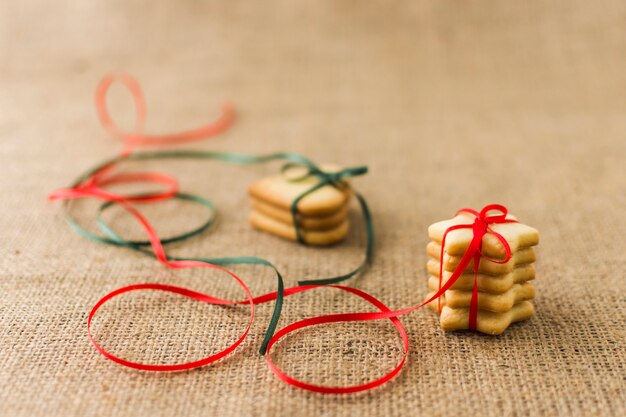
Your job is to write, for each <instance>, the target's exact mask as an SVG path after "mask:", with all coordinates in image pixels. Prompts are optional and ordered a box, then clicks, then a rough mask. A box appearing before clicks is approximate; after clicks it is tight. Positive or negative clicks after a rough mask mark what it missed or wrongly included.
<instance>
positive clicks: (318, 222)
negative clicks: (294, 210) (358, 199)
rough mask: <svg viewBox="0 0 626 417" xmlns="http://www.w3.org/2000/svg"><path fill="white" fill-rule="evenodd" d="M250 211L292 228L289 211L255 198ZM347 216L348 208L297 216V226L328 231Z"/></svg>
mask: <svg viewBox="0 0 626 417" xmlns="http://www.w3.org/2000/svg"><path fill="white" fill-rule="evenodd" d="M251 204H252V210H254V211H256V212H258V213H261V214H264V215H266V216H269V217H272V218H273V219H274V220H278V221H280V222H282V223H284V224H286V225H289V226H291V227H293V216H292V215H291V211H290V210H285V209H283V208H280V207H278V206H275V205H272V204H270V203H266V202H264V201H262V200H259V199H257V198H251ZM347 216H348V206H347V205H343V206H341V207H340V208H339V209H338V210H337V211H336V212H333V213H330V214H326V215H323V216H305V215H298V217H297V218H298V220H297V221H298V226H299V227H300V228H302V229H306V230H329V229H334V228H336V227H337V226H339V225H340V224H341V223H343V222H344V221H345V220H346V218H347Z"/></svg>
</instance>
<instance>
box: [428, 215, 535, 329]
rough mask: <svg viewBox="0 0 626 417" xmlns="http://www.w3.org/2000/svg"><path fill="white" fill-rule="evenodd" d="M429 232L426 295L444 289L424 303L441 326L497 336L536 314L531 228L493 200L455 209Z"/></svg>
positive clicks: (533, 241) (533, 251) (533, 243)
mask: <svg viewBox="0 0 626 417" xmlns="http://www.w3.org/2000/svg"><path fill="white" fill-rule="evenodd" d="M428 235H429V237H430V239H431V242H430V243H428V245H427V254H428V256H429V260H428V264H427V270H428V275H429V278H428V287H429V289H430V291H431V292H430V294H429V295H428V298H427V299H430V298H431V297H432V296H434V295H436V294H437V292H441V291H442V290H444V291H445V292H443V293H442V295H441V296H440V297H438V298H437V299H434V301H432V302H431V303H429V304H428V306H429V307H430V308H432V309H433V310H435V311H438V312H439V313H440V318H439V321H440V324H441V328H442V329H443V330H461V329H470V330H476V331H479V332H481V333H486V334H492V335H497V334H501V333H503V332H504V331H505V330H506V329H507V328H508V327H509V325H510V324H511V323H514V322H517V321H522V320H526V319H529V318H530V317H532V316H533V315H534V314H535V310H534V307H533V303H532V300H533V299H534V298H535V287H534V286H533V284H532V283H531V282H532V281H533V280H534V279H535V267H534V262H535V260H536V257H537V256H536V253H535V249H534V248H533V246H535V245H537V244H538V243H539V232H538V231H537V230H536V229H534V228H532V227H530V226H527V225H524V224H522V223H520V222H518V221H517V220H516V218H515V217H514V216H511V215H509V214H508V213H507V209H506V207H504V206H501V205H497V204H492V205H489V206H486V207H485V208H483V210H482V211H481V212H476V211H474V210H471V209H462V210H459V212H457V214H456V216H455V217H454V218H452V219H450V220H444V221H441V222H437V223H434V224H432V225H431V226H430V227H429V228H428Z"/></svg>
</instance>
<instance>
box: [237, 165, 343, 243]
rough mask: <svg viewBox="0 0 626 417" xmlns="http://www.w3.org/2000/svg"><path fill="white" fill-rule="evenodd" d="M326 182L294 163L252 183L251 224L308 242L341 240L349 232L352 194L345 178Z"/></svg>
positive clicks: (285, 236) (250, 192)
mask: <svg viewBox="0 0 626 417" xmlns="http://www.w3.org/2000/svg"><path fill="white" fill-rule="evenodd" d="M322 169H323V170H324V171H323V172H324V173H327V172H331V173H332V172H338V171H339V169H337V168H336V167H334V166H323V167H322ZM323 181H324V179H323V178H321V177H320V176H318V175H313V174H311V173H310V172H309V170H308V169H307V168H306V167H303V166H293V167H289V168H288V169H286V170H283V172H282V173H280V174H277V175H272V176H269V177H266V178H263V179H260V180H258V181H255V182H253V183H252V184H250V186H249V187H248V194H249V195H250V200H251V205H252V211H251V213H250V217H249V219H250V223H251V224H252V226H254V227H255V228H257V229H259V230H262V231H264V232H267V233H271V234H273V235H276V236H279V237H282V238H284V239H289V240H300V241H302V242H303V243H306V244H309V245H317V246H323V245H332V244H334V243H337V242H340V241H341V240H343V239H344V238H345V237H346V236H347V234H348V230H349V222H348V204H349V202H350V197H351V195H352V194H351V192H350V189H349V187H348V186H347V182H345V180H344V181H341V182H340V183H336V182H334V184H335V185H333V184H323V183H322V182H323ZM294 209H295V211H294ZM294 214H295V216H294ZM294 221H295V222H297V225H298V229H297V230H296V228H295V227H294ZM298 235H299V236H298Z"/></svg>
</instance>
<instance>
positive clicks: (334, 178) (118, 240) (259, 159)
mask: <svg viewBox="0 0 626 417" xmlns="http://www.w3.org/2000/svg"><path fill="white" fill-rule="evenodd" d="M152 159H210V160H219V161H224V162H230V163H235V164H243V165H251V164H259V163H266V162H271V161H276V160H283V161H287V164H285V165H284V166H283V168H282V170H281V172H283V173H285V172H286V170H287V169H289V168H290V167H293V166H303V167H305V168H306V169H307V172H306V173H305V174H304V175H303V176H301V177H298V178H292V179H289V178H288V181H301V180H303V179H304V178H306V177H308V176H310V175H312V176H315V177H317V178H319V180H320V181H319V182H318V183H317V184H315V185H314V186H312V187H311V188H310V189H308V190H306V191H305V192H303V193H302V194H301V195H299V196H298V197H297V198H296V199H295V200H294V201H293V203H292V205H291V209H290V211H291V215H292V218H293V224H294V228H295V231H296V236H297V238H298V242H300V243H301V244H306V242H304V240H303V239H302V234H301V231H300V228H299V226H298V221H297V214H298V208H297V206H298V203H299V202H300V201H301V200H302V199H303V198H304V197H306V196H307V195H309V194H311V193H313V192H315V191H316V190H318V189H320V188H322V187H324V186H326V185H330V186H332V187H335V188H337V189H340V190H346V189H347V188H350V187H349V186H348V185H347V184H346V183H345V180H346V179H348V178H351V177H355V176H359V175H364V174H365V173H367V167H364V166H361V167H354V168H347V169H344V170H341V171H337V172H326V171H323V170H322V169H320V168H319V167H318V166H316V165H315V164H314V163H313V162H312V161H310V160H309V159H307V158H305V157H303V156H301V155H298V154H296V153H291V152H287V153H274V154H270V155H264V156H255V155H247V154H239V153H232V152H206V151H182V150H181V151H157V152H142V153H134V154H130V155H122V156H118V157H116V158H112V159H110V160H108V161H106V162H104V163H102V164H100V165H98V166H97V167H95V168H93V169H91V170H89V171H87V172H86V173H85V174H83V175H82V176H80V177H79V178H78V180H77V181H76V182H75V183H74V184H73V185H72V187H77V186H79V185H80V184H81V183H83V182H84V181H85V180H87V179H88V178H90V177H91V176H92V175H93V174H95V173H96V172H98V171H100V170H102V169H103V168H105V167H107V166H110V165H113V164H116V163H119V162H123V161H126V160H152ZM350 190H351V191H352V193H353V194H354V195H355V196H356V198H357V200H358V202H359V206H360V208H361V211H362V213H363V222H364V225H365V230H366V235H367V243H366V249H365V257H364V259H363V261H362V262H361V264H360V265H359V266H358V267H357V268H355V269H354V270H352V271H350V272H349V273H347V274H343V275H339V276H336V277H331V278H319V279H310V280H300V281H298V285H328V284H336V283H339V282H342V281H345V280H347V279H349V278H351V277H353V276H354V275H356V274H357V273H359V272H362V271H363V270H364V269H365V268H366V267H367V266H368V265H369V264H370V262H371V259H372V255H373V248H374V228H373V225H372V217H371V213H370V211H369V208H368V206H367V203H366V201H365V198H363V196H362V195H361V194H359V193H358V192H356V191H355V190H353V189H351V188H350ZM144 195H145V194H141V195H135V196H133V197H138V196H144ZM174 198H176V199H179V200H184V201H190V202H193V203H196V204H199V205H201V206H204V207H206V208H207V209H208V210H209V211H210V213H211V215H210V216H209V218H208V219H207V220H206V221H205V222H204V223H203V224H202V225H200V226H199V227H197V228H195V229H193V230H191V231H188V232H185V233H181V234H179V235H175V236H172V237H169V238H166V239H163V240H162V243H163V244H164V245H165V244H168V243H173V242H179V241H183V240H186V239H188V238H190V237H192V236H196V235H198V234H200V233H202V232H203V231H205V230H207V229H208V228H209V227H210V226H211V225H212V224H213V222H214V220H215V206H214V205H213V203H212V202H211V201H209V200H207V199H204V198H202V197H200V196H197V195H193V194H189V193H177V194H175V195H174ZM115 204H117V203H116V202H113V201H109V202H106V203H104V204H102V205H101V206H100V208H99V211H98V217H97V220H96V222H97V225H98V227H99V229H100V230H101V231H102V232H103V233H104V234H105V235H106V236H101V235H98V234H95V233H92V232H90V231H88V230H87V229H85V228H84V227H83V226H81V225H80V224H79V223H78V221H76V219H75V218H74V217H73V216H72V215H71V213H70V210H69V202H67V203H66V205H65V207H66V209H67V211H66V219H67V222H68V223H69V225H70V226H71V227H72V229H73V230H75V231H76V232H78V233H79V234H80V235H82V236H84V237H86V238H88V239H91V240H94V241H97V242H100V243H105V244H109V245H114V246H121V247H127V248H129V249H133V250H135V251H138V252H141V253H143V254H146V255H149V256H153V257H155V255H154V253H152V252H151V251H149V250H147V249H145V248H146V247H147V246H149V245H150V242H149V241H147V240H146V241H142V240H128V239H125V238H123V237H122V236H120V235H119V234H118V233H117V232H116V231H114V230H113V229H112V228H111V227H110V226H109V225H108V224H107V223H106V222H105V221H104V219H103V218H102V212H103V211H104V210H106V209H107V208H109V207H111V206H113V205H115ZM166 256H167V258H168V259H169V260H177V261H182V260H192V261H199V262H205V263H208V264H213V265H220V266H224V265H263V266H267V267H270V268H272V269H273V270H274V272H275V273H276V278H277V290H276V291H277V296H276V302H275V304H274V311H273V312H272V316H271V318H270V322H269V323H268V326H267V330H266V332H265V337H264V339H263V343H262V344H261V348H260V350H259V352H260V353H261V355H264V354H265V351H266V350H267V344H268V343H269V341H270V339H271V338H272V336H273V335H274V332H275V331H276V327H277V325H278V321H279V319H280V314H281V311H282V306H283V300H284V288H285V286H284V280H283V277H282V275H281V274H280V272H279V271H278V269H277V268H276V267H275V266H274V265H273V264H272V263H271V262H269V261H267V260H265V259H262V258H258V257H253V256H239V257H226V258H206V257H200V258H185V257H170V256H168V255H166Z"/></svg>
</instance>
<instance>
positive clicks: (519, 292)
mask: <svg viewBox="0 0 626 417" xmlns="http://www.w3.org/2000/svg"><path fill="white" fill-rule="evenodd" d="M428 287H429V288H430V290H431V291H432V292H431V293H430V294H428V295H427V296H426V299H429V298H430V297H432V296H433V295H434V294H435V293H436V292H437V289H438V288H439V283H438V282H432V281H431V280H429V281H428ZM533 298H535V287H533V285H532V284H530V283H524V284H515V285H513V287H512V288H511V289H510V290H508V291H506V292H504V293H501V294H490V293H488V292H481V291H479V292H478V308H479V309H480V310H488V311H493V312H494V313H506V312H507V311H509V310H510V309H512V308H513V306H514V305H515V304H518V303H519V302H521V301H526V300H532V299H533ZM471 300H472V291H459V290H448V291H446V293H445V300H444V299H442V300H441V301H442V304H444V303H445V304H444V305H446V306H447V307H450V308H469V306H470V304H471ZM428 306H429V307H431V308H433V309H435V310H436V309H437V301H436V300H435V301H433V302H431V303H429V304H428Z"/></svg>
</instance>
